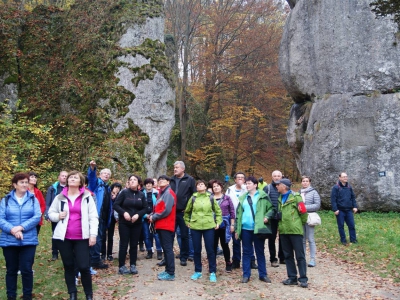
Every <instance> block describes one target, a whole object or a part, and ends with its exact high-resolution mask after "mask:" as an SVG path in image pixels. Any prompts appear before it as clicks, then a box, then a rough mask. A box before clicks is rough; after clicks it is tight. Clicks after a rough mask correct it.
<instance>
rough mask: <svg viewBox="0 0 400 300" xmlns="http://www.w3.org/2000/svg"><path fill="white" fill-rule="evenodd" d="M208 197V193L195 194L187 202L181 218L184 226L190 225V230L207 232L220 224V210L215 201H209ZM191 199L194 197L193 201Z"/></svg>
mask: <svg viewBox="0 0 400 300" xmlns="http://www.w3.org/2000/svg"><path fill="white" fill-rule="evenodd" d="M210 196H211V194H210V193H209V192H205V193H198V192H196V193H194V194H193V196H192V197H191V198H190V200H189V201H188V203H187V206H186V209H185V214H184V217H183V218H184V220H185V223H186V225H188V224H190V229H194V230H207V229H212V228H215V226H217V224H221V223H222V212H221V208H220V207H219V205H218V203H217V201H216V200H215V199H213V201H211V199H210ZM193 197H196V198H195V199H194V201H193ZM211 203H213V204H211ZM214 215H215V218H214Z"/></svg>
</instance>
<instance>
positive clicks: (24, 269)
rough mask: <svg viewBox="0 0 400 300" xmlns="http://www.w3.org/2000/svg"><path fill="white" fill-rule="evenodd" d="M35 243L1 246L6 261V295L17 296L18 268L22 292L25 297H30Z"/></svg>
mask: <svg viewBox="0 0 400 300" xmlns="http://www.w3.org/2000/svg"><path fill="white" fill-rule="evenodd" d="M35 252H36V245H32V246H10V247H3V255H4V260H5V261H6V268H7V271H6V288H7V296H8V297H17V279H18V274H17V273H18V270H20V271H21V277H22V292H23V294H24V296H25V297H26V298H29V299H32V289H33V272H32V265H33V262H34V260H35Z"/></svg>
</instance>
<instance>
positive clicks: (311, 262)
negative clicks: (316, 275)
mask: <svg viewBox="0 0 400 300" xmlns="http://www.w3.org/2000/svg"><path fill="white" fill-rule="evenodd" d="M316 265H317V263H316V262H315V260H314V259H312V260H310V262H309V263H308V266H309V267H311V268H312V267H315V266H316Z"/></svg>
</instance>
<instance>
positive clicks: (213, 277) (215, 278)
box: [210, 273, 217, 282]
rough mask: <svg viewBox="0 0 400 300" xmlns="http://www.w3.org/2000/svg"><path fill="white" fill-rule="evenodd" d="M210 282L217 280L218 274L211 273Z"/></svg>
mask: <svg viewBox="0 0 400 300" xmlns="http://www.w3.org/2000/svg"><path fill="white" fill-rule="evenodd" d="M210 282H217V275H215V273H211V274H210Z"/></svg>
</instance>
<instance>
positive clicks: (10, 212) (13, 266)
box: [0, 173, 42, 300]
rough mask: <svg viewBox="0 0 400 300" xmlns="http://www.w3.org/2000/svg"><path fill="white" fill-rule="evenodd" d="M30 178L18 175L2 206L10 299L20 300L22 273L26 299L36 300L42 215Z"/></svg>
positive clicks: (2, 241)
mask: <svg viewBox="0 0 400 300" xmlns="http://www.w3.org/2000/svg"><path fill="white" fill-rule="evenodd" d="M28 180H29V175H28V174H26V173H17V174H15V175H14V177H13V179H12V180H11V182H12V184H13V186H14V189H13V190H12V191H11V192H10V193H9V194H7V195H6V196H5V197H4V198H3V200H1V202H0V229H1V231H2V232H1V236H0V246H1V247H2V248H3V255H4V259H5V261H6V266H7V271H6V289H7V299H16V298H17V279H18V270H21V276H22V291H23V299H24V300H28V299H32V289H33V272H32V265H33V262H34V259H35V252H36V246H37V245H38V243H39V242H38V237H37V231H36V226H37V225H38V224H39V221H40V218H41V217H42V213H41V211H40V204H39V201H38V200H37V199H36V198H35V196H34V194H32V193H31V192H29V191H28V188H29V183H28Z"/></svg>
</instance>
